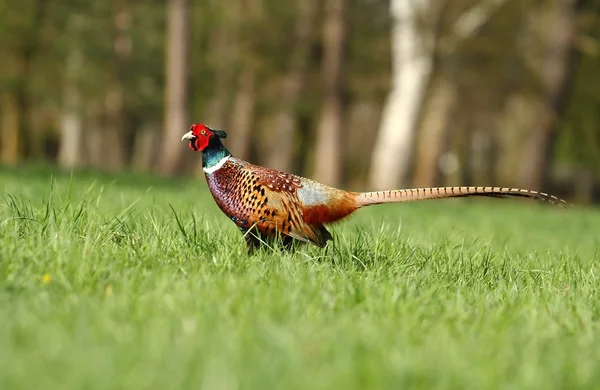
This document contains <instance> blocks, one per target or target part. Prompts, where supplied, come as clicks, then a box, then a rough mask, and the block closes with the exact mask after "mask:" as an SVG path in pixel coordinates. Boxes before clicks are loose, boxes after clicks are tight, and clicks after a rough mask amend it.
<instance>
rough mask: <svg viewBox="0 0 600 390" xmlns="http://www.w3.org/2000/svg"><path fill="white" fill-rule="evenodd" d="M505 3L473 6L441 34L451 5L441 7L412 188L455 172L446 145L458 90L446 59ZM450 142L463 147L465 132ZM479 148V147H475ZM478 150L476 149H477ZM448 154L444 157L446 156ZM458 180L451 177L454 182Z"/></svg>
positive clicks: (456, 162) (503, 0) (497, 0)
mask: <svg viewBox="0 0 600 390" xmlns="http://www.w3.org/2000/svg"><path fill="white" fill-rule="evenodd" d="M507 1H508V0H487V1H481V2H479V3H477V4H475V5H474V6H473V7H471V8H470V9H468V10H466V11H464V12H462V13H461V14H460V16H459V17H458V18H457V19H456V21H454V22H453V23H452V25H451V28H450V30H451V31H443V23H442V19H443V14H444V13H445V9H446V8H447V7H450V6H451V5H452V4H451V3H449V2H448V3H445V4H443V5H442V6H441V12H440V15H441V17H440V18H439V19H438V23H437V24H436V30H435V33H434V36H433V40H432V42H433V45H434V50H433V53H434V55H433V56H432V68H434V69H435V70H434V71H433V72H432V73H431V75H430V80H429V84H428V88H427V95H426V97H425V99H424V101H423V103H422V108H421V114H420V118H419V122H418V123H417V126H418V127H417V130H416V134H417V139H416V142H415V144H416V145H415V159H414V170H415V171H414V178H413V185H414V186H416V187H433V186H437V185H440V179H441V178H440V174H441V173H442V171H443V172H444V173H445V174H450V173H452V172H453V171H458V170H459V164H460V162H459V160H460V159H459V158H458V156H459V154H457V153H454V152H450V151H449V150H448V144H449V143H451V142H452V138H453V137H452V135H451V134H448V132H456V131H457V130H456V128H455V126H453V124H452V123H451V121H452V118H453V116H454V115H453V114H454V113H455V111H456V107H457V102H458V100H459V99H458V96H457V95H458V90H457V85H456V83H455V78H454V77H453V76H454V73H455V72H451V71H449V70H448V69H447V68H448V67H447V64H446V63H447V61H448V58H452V56H453V55H454V54H455V52H456V51H457V50H458V48H459V47H460V46H464V44H465V43H466V42H467V41H468V40H470V39H472V38H474V37H475V36H476V35H477V34H478V33H479V32H480V31H481V28H482V27H483V26H485V25H486V24H487V23H488V22H490V21H491V20H492V18H493V16H494V15H495V13H496V11H497V10H498V9H499V8H500V7H501V6H503V5H504V4H505V3H506V2H507ZM460 133H462V134H459V135H458V136H457V139H455V140H454V141H455V142H456V143H457V145H461V144H462V143H464V142H463V141H461V138H464V134H465V132H460ZM477 144H479V143H477ZM477 150H479V149H477ZM447 151H448V152H450V153H446V152H447ZM458 177H460V173H458V176H456V175H455V179H454V180H456V179H457V178H458Z"/></svg>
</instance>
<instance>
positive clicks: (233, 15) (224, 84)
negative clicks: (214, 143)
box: [200, 0, 241, 174]
mask: <svg viewBox="0 0 600 390" xmlns="http://www.w3.org/2000/svg"><path fill="white" fill-rule="evenodd" d="M219 6H220V7H224V10H222V11H221V12H222V15H227V16H226V17H222V19H221V20H220V23H219V24H218V25H217V28H216V29H215V30H214V31H213V34H212V36H211V38H210V53H211V54H210V57H209V61H210V62H209V65H210V67H211V70H212V72H213V78H214V84H213V91H212V94H211V97H210V100H209V101H208V102H207V104H206V109H205V112H204V118H205V119H204V120H203V123H205V124H206V125H208V126H210V127H212V128H215V129H226V128H228V126H229V123H228V119H229V115H228V113H229V108H230V107H228V105H229V104H230V98H231V91H232V89H233V85H234V80H235V67H236V56H237V54H238V52H239V41H238V40H237V37H236V29H237V28H238V23H241V21H240V15H239V7H240V4H239V3H238V2H237V1H233V0H231V1H223V2H221V3H220V4H219ZM200 171H202V170H201V169H200ZM202 174H204V173H202Z"/></svg>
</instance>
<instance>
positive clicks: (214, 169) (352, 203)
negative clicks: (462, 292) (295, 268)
mask: <svg viewBox="0 0 600 390" xmlns="http://www.w3.org/2000/svg"><path fill="white" fill-rule="evenodd" d="M226 137H227V133H226V132H224V131H222V130H214V129H211V128H210V127H208V126H206V125H203V124H194V125H192V126H191V127H190V131H189V132H187V133H186V134H184V135H183V137H182V138H181V140H182V141H184V140H188V141H189V147H190V148H191V149H192V150H193V151H196V152H201V153H202V167H203V170H204V174H205V176H206V181H207V183H208V188H209V189H210V192H211V194H212V196H213V198H214V200H215V201H216V203H217V205H218V207H219V208H220V209H221V211H223V213H225V215H227V216H228V217H229V219H231V220H232V221H233V222H234V223H235V224H236V225H237V227H238V228H239V229H240V230H241V231H242V233H243V235H244V238H245V240H246V244H247V247H248V251H249V252H253V251H254V250H255V249H257V248H259V247H260V246H261V245H262V244H263V243H266V242H272V241H274V240H279V242H281V243H283V244H284V247H286V248H288V249H289V248H291V247H292V244H293V242H294V241H295V240H297V241H302V242H306V243H311V244H314V245H317V246H319V247H324V246H325V245H326V243H327V241H328V240H331V239H332V236H331V234H330V233H329V231H327V229H326V228H325V226H324V225H325V224H330V223H333V222H336V221H339V220H341V219H343V218H344V217H347V216H348V215H350V214H351V213H353V212H354V211H356V210H357V209H359V208H362V207H365V206H370V205H375V204H382V203H398V202H408V201H417V200H425V199H440V198H457V197H467V196H487V197H524V198H532V199H537V200H540V201H545V202H549V203H552V204H559V205H562V206H567V203H566V202H565V201H564V200H562V199H559V198H557V197H555V196H553V195H549V194H545V193H541V192H536V191H529V190H523V189H517V188H501V187H438V188H416V189H405V190H392V191H377V192H350V191H345V190H341V189H337V188H333V187H329V186H326V185H324V184H321V183H318V182H316V181H313V180H310V179H307V178H304V177H300V176H296V175H293V174H290V173H286V172H280V171H277V170H275V169H270V168H265V167H261V166H257V165H254V164H251V163H249V162H247V161H244V160H240V159H237V158H235V157H233V156H232V155H231V153H230V152H229V151H228V150H227V149H226V148H225V146H224V145H223V143H222V141H221V140H222V139H224V138H226Z"/></svg>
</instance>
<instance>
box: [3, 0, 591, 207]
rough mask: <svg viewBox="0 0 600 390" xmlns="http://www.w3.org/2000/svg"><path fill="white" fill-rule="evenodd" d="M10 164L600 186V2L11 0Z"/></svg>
mask: <svg viewBox="0 0 600 390" xmlns="http://www.w3.org/2000/svg"><path fill="white" fill-rule="evenodd" d="M0 58H1V61H2V65H3V67H2V68H3V71H2V72H0V162H1V163H2V164H5V165H16V164H21V163H24V162H29V161H34V162H38V163H43V164H56V165H59V166H61V167H63V168H66V169H72V168H93V169H99V170H107V171H122V170H127V171H136V172H157V173H161V174H164V175H198V174H199V173H200V172H201V171H200V170H199V169H198V166H199V161H200V156H199V155H196V154H193V153H191V152H190V151H189V149H187V145H185V144H183V143H182V142H180V138H181V135H182V134H183V133H184V132H186V131H187V129H188V127H189V125H190V124H191V123H195V122H201V123H205V124H207V125H209V126H211V127H213V128H218V129H225V130H227V132H228V134H229V137H228V139H227V145H228V147H229V148H230V150H231V151H232V152H233V153H234V154H235V155H236V156H238V157H241V158H245V159H248V160H250V161H251V162H253V163H257V164H262V165H267V166H270V167H273V168H278V169H282V170H288V171H291V172H293V173H296V174H301V175H305V176H309V177H312V178H315V179H317V180H321V181H323V182H325V183H327V184H331V185H336V186H343V187H345V188H350V189H363V190H367V189H379V188H387V189H390V188H395V187H408V186H438V185H499V186H522V187H526V188H530V189H537V190H545V191H550V192H553V193H556V194H557V195H561V196H564V197H567V198H569V199H572V200H574V201H578V202H593V201H595V200H597V199H598V198H599V197H600V196H599V195H600V193H599V191H598V180H599V179H600V170H599V167H600V73H599V72H598V69H600V3H598V2H597V1H592V0H588V1H586V0H414V1H411V2H408V1H405V0H324V1H317V0H292V1H287V2H283V1H280V0H205V1H196V0H170V1H166V2H162V1H131V0H60V1H59V0H20V1H9V0H0Z"/></svg>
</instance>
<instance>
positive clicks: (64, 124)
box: [58, 15, 83, 168]
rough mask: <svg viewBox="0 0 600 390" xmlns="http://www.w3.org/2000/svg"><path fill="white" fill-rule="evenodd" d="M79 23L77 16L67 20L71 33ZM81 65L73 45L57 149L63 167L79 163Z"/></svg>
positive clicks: (69, 56)
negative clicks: (79, 83)
mask: <svg viewBox="0 0 600 390" xmlns="http://www.w3.org/2000/svg"><path fill="white" fill-rule="evenodd" d="M79 23H81V21H80V20H79V19H78V16H76V15H74V16H73V17H72V18H71V20H70V21H69V24H70V26H69V27H71V28H70V30H71V32H72V33H74V34H77V33H78V31H79V26H78V24H79ZM82 67H83V58H82V53H81V50H80V49H79V48H78V47H75V48H73V49H71V51H70V52H69V54H68V56H67V63H66V65H65V86H64V91H63V107H62V113H61V120H60V144H59V151H58V164H59V165H60V166H61V167H63V168H75V167H77V166H79V165H80V164H81V156H82V154H81V153H82V150H83V134H82V133H83V123H82V117H81V116H82V107H81V96H80V93H79V85H78V82H79V77H80V74H81V69H82Z"/></svg>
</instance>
